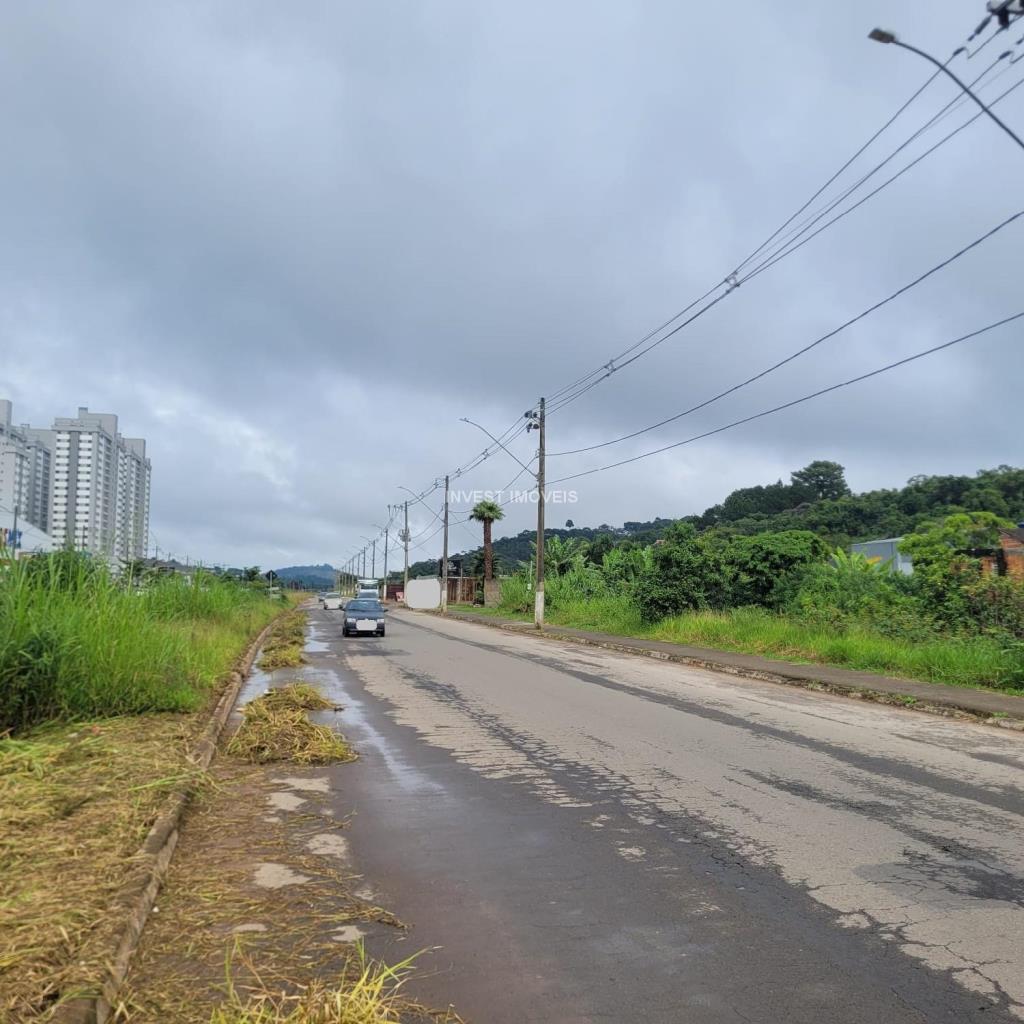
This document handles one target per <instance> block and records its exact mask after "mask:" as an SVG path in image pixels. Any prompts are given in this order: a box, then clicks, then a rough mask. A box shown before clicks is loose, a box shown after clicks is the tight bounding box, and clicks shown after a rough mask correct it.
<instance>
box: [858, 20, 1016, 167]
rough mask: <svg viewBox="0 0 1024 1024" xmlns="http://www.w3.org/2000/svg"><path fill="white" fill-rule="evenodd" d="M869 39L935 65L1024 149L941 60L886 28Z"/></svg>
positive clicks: (879, 29)
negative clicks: (914, 55)
mask: <svg viewBox="0 0 1024 1024" xmlns="http://www.w3.org/2000/svg"><path fill="white" fill-rule="evenodd" d="M868 39H872V40H874V41H875V42H876V43H885V44H886V45H892V46H899V47H901V48H902V49H904V50H909V51H910V52H911V53H916V54H917V55H918V56H919V57H924V59H925V60H926V61H929V62H930V63H932V64H934V65H935V66H936V67H937V68H938V69H939V70H940V71H941V72H942V73H943V74H944V75H947V76H948V77H949V78H951V79H952V80H953V81H954V82H956V84H957V85H958V86H959V88H960V90H961V92H963V93H964V94H965V95H967V96H970V98H971V99H972V100H974V102H975V103H977V104H978V106H979V107H981V109H982V111H984V113H986V114H988V116H989V117H990V118H992V120H993V121H995V123H996V124H997V125H999V127H1000V128H1002V129H1003V131H1004V132H1006V134H1007V135H1009V136H1010V138H1011V139H1013V141H1014V142H1016V143H1017V145H1018V146H1020V148H1021V149H1024V139H1021V137H1020V136H1019V135H1018V134H1017V133H1016V132H1015V131H1014V130H1013V129H1012V128H1011V127H1010V126H1009V125H1008V124H1006V122H1005V121H1002V120H1000V119H999V118H998V117H996V115H995V114H993V113H992V111H991V110H990V109H989V108H988V107H987V106H985V104H984V103H982V101H981V100H980V99H979V98H978V97H977V96H976V95H975V94H974V93H973V92H971V90H970V88H969V87H968V86H967V85H966V84H965V83H964V82H962V81H961V80H960V79H959V78H957V76H956V75H954V74H953V72H952V71H950V70H949V68H947V67H946V65H945V64H943V63H942V62H941V61H939V60H936V59H935V58H934V57H933V56H932V55H931V54H930V53H925V52H924V50H919V49H918V48H917V47H916V46H911V45H910V43H904V42H902V41H901V40H900V39H897V38H896V33H895V32H890V31H889V30H888V29H884V28H873V29H872V30H871V31H870V32H869V33H868ZM958 52H959V51H958ZM1009 53H1010V52H1009V51H1007V52H1006V53H1004V54H1002V55H1001V57H1000V58H999V59H1000V60H1002V59H1003V58H1004V57H1008V56H1009ZM953 56H956V54H954V55H953ZM950 59H952V58H950ZM947 63H948V62H947Z"/></svg>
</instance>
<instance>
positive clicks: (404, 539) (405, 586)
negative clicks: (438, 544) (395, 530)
mask: <svg viewBox="0 0 1024 1024" xmlns="http://www.w3.org/2000/svg"><path fill="white" fill-rule="evenodd" d="M402 543H403V544H404V545H405V576H404V579H403V582H402V603H403V604H405V606H406V607H408V605H409V599H408V596H407V595H408V593H409V501H408V499H406V502H405V528H404V529H403V530H402Z"/></svg>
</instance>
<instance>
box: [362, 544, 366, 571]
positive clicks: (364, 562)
mask: <svg viewBox="0 0 1024 1024" xmlns="http://www.w3.org/2000/svg"><path fill="white" fill-rule="evenodd" d="M365 575H366V548H363V576H365Z"/></svg>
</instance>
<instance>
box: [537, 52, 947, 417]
mask: <svg viewBox="0 0 1024 1024" xmlns="http://www.w3.org/2000/svg"><path fill="white" fill-rule="evenodd" d="M954 56H956V53H954V54H953V55H952V56H951V57H950V58H949V59H950V60H952V59H953V57H954ZM947 63H948V61H947ZM939 74H940V71H939V70H936V71H934V72H933V73H932V74H931V75H930V76H929V77H928V79H927V80H926V81H925V82H924V83H923V84H922V85H921V86H920V87H919V88H917V89H916V90H915V91H914V92H913V93H912V94H911V96H910V97H909V98H908V99H907V100H906V101H905V102H904V103H903V104H902V105H901V106H900V107H899V108H898V109H897V110H896V111H895V113H893V114H892V115H891V116H890V117H889V119H888V120H887V121H886V122H885V123H884V124H883V125H882V127H881V128H879V129H878V130H877V131H876V132H874V133H873V134H872V135H871V136H870V138H868V140H867V141H866V142H864V143H863V144H862V145H861V146H860V147H859V148H858V149H857V151H856V152H855V153H854V154H853V155H852V156H851V157H850V158H849V159H848V160H846V161H845V163H843V164H842V166H841V167H840V168H839V169H838V170H837V171H836V172H835V173H834V174H832V175H831V177H829V178H828V180H827V181H826V182H825V183H824V184H823V185H821V186H820V187H819V188H818V190H817V191H816V192H815V193H814V194H813V195H812V196H811V197H810V198H809V199H808V200H807V201H806V202H805V203H804V204H803V205H802V206H800V207H799V209H797V210H796V211H795V212H794V213H792V214H791V215H790V216H789V217H788V218H787V219H786V220H785V221H783V223H782V224H781V225H779V227H778V228H776V229H775V231H773V232H772V233H771V234H770V235H769V236H768V238H766V239H765V241H764V242H762V243H761V244H760V245H759V246H758V247H757V248H756V249H754V250H753V251H752V252H751V253H750V254H749V255H748V256H747V257H746V258H745V259H743V260H742V261H741V262H740V263H739V264H738V265H737V266H736V268H735V270H734V271H733V272H732V274H729V275H727V276H726V277H725V278H723V279H722V280H721V281H719V282H717V283H716V284H714V285H713V286H712V287H711V288H709V289H708V290H707V291H706V292H705V293H704V294H703V295H702V296H700V297H699V298H697V299H694V300H693V301H692V302H691V303H689V304H688V305H687V306H685V307H684V308H683V309H681V310H680V311H679V312H678V313H676V314H675V315H674V316H672V317H670V318H669V319H668V320H666V321H665V322H664V323H662V324H661V325H660V326H658V327H656V328H655V329H654V330H653V331H649V332H648V333H647V334H645V335H644V336H643V337H642V338H640V339H639V340H638V341H636V342H634V343H633V344H632V345H630V346H629V347H628V348H626V349H624V350H623V351H622V352H620V353H619V354H618V355H616V356H614V357H613V358H612V359H610V360H608V361H607V362H606V363H604V364H602V365H601V366H600V367H597V368H596V369H594V370H591V371H590V373H588V374H585V375H584V376H583V377H580V378H579V379H578V380H577V381H575V382H573V383H572V384H569V385H567V386H566V387H563V388H560V389H559V390H558V391H555V392H554V393H553V394H552V395H551V398H550V400H551V405H550V407H549V409H548V413H549V415H550V414H551V413H554V412H557V411H558V410H559V409H561V408H564V407H565V406H566V405H568V404H569V403H570V402H574V401H576V400H577V399H578V398H581V397H582V396H583V395H584V394H586V393H587V392H588V391H590V390H591V389H592V388H594V387H596V386H597V385H598V384H600V383H601V382H602V381H604V380H606V379H607V378H608V377H610V376H611V375H612V374H613V373H615V372H616V371H617V370H619V369H622V367H624V366H628V365H629V364H630V363H632V362H635V361H636V359H638V358H640V356H642V355H645V354H646V353H647V352H649V351H651V350H652V349H653V348H655V347H657V346H658V345H660V344H661V343H662V342H664V341H666V340H668V338H670V337H672V336H673V335H675V334H677V333H678V332H679V331H680V330H681V329H682V328H683V327H685V326H687V325H688V324H691V323H693V322H694V320H696V319H697V318H698V317H700V316H703V314H704V313H706V312H707V311H708V310H709V309H711V308H712V307H713V306H715V305H717V304H718V302H720V301H721V300H722V299H723V298H725V296H726V295H728V294H731V292H732V291H733V290H734V289H735V287H736V283H737V278H738V275H739V273H740V272H741V271H742V269H743V268H744V267H745V266H746V265H747V264H748V263H750V262H751V261H752V260H753V259H755V258H756V257H757V256H758V255H759V254H760V253H761V252H762V251H763V250H764V249H765V248H766V247H767V246H769V245H770V244H771V243H772V242H773V241H774V240H775V239H776V238H777V237H778V236H779V234H781V233H782V232H783V231H785V229H786V228H787V227H789V225H790V224H792V222H793V221H794V220H796V219H797V218H798V217H799V216H800V215H801V214H802V213H803V212H804V211H805V210H806V209H807V208H808V207H809V206H811V204H813V203H814V201H815V200H816V199H817V198H818V197H819V196H820V195H822V193H823V192H825V190H826V189H828V188H829V186H831V185H832V184H833V183H834V182H835V181H836V180H837V179H838V178H839V177H840V176H841V175H842V174H843V173H844V172H845V171H846V170H847V169H848V168H849V167H850V166H851V165H852V164H853V163H854V162H855V161H856V160H857V159H858V158H859V157H860V156H861V155H862V154H863V153H864V152H865V151H866V150H867V149H868V148H869V147H870V146H871V145H872V144H873V143H874V142H875V141H876V140H877V139H878V138H879V137H880V136H881V135H882V134H883V133H884V132H885V131H886V130H887V129H888V128H890V127H891V126H892V125H893V124H894V123H895V122H896V121H897V120H898V119H899V118H900V117H901V116H902V114H903V113H904V112H905V111H906V110H907V109H908V108H909V107H910V106H911V105H912V104H913V102H914V101H915V100H916V99H917V98H918V97H919V96H920V95H921V94H922V93H923V92H924V91H925V90H926V89H927V88H928V86H929V85H931V84H932V82H933V81H934V80H935V79H936V78H937V77H938V76H939ZM723 288H724V289H725V291H723V292H722V294H720V295H719V296H717V297H716V298H715V299H714V300H712V301H711V302H710V303H708V304H707V305H705V306H703V307H701V308H700V309H699V310H697V312H696V313H694V314H693V315H692V316H690V317H688V319H687V320H686V321H685V322H684V323H682V324H679V325H677V326H676V327H675V328H673V329H672V330H671V331H670V332H669V333H668V334H666V335H665V336H664V337H662V338H660V339H658V340H657V341H654V342H653V344H649V345H647V348H644V349H643V350H642V351H641V352H640V353H639V354H638V355H634V356H632V357H631V358H629V359H627V360H626V362H624V363H620V360H622V359H624V358H625V357H626V356H631V354H632V353H634V352H635V351H636V350H637V349H638V348H641V346H643V345H645V344H647V343H648V342H650V341H651V340H652V339H653V338H655V337H656V336H657V335H658V334H660V333H661V332H662V331H663V330H665V329H666V328H667V327H669V326H671V325H672V324H674V323H675V322H676V321H677V320H678V319H679V318H680V317H683V316H686V314H687V313H690V311H691V310H693V309H694V308H695V307H697V306H699V305H700V304H701V303H702V302H704V301H705V300H706V299H708V298H709V297H710V296H712V295H713V294H714V293H715V292H716V291H719V290H721V289H723ZM574 388H576V389H577V390H576V391H573V389H574ZM563 396H564V397H563Z"/></svg>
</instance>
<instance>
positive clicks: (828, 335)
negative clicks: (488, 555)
mask: <svg viewBox="0 0 1024 1024" xmlns="http://www.w3.org/2000/svg"><path fill="white" fill-rule="evenodd" d="M1021 217H1024V210H1019V211H1018V212H1017V213H1015V214H1013V215H1012V216H1010V217H1007V218H1006V220H1004V221H1002V222H1001V223H1000V224H997V225H996V226H995V227H994V228H991V229H989V230H988V231H986V232H985V234H983V235H981V236H979V237H978V238H976V239H974V241H973V242H970V243H969V244H967V245H965V246H964V247H963V248H962V249H959V250H957V251H956V252H955V253H953V255H952V256H947V257H946V259H944V260H943V261H942V262H941V263H937V264H935V266H933V267H930V268H929V269H928V270H926V271H925V272H924V273H923V274H920V275H919V276H918V277H916V278H914V280H913V281H910V282H909V283H908V284H905V285H903V286H902V287H900V288H897V289H896V291H894V292H891V293H890V294H889V295H887V296H886V297H885V298H884V299H881V300H880V301H878V302H876V303H874V304H873V305H871V306H868V308H867V309H865V310H862V311H861V312H860V313H858V314H857V315H856V316H854V317H851V318H850V319H849V320H847V321H845V322H844V323H842V324H840V325H839V326H838V327H834V328H833V329H832V330H831V331H828V332H827V333H826V334H823V335H821V336H820V337H818V338H815V339H814V341H812V342H811V343H810V344H808V345H804V346H803V348H800V349H797V350H796V351H795V352H792V353H791V354H790V355H788V356H786V357H785V359H780V360H779V361H778V362H777V363H774V364H773V365H772V366H769V367H768V368H767V369H764V370H761V372H760V373H755V374H754V375H753V376H751V377H747V379H746V380H743V381H740V383H738V384H733V385H732V386H731V387H728V388H726V389H725V390H724V391H721V392H719V393H718V394H717V395H714V396H713V397H711V398H708V399H705V400H704V401H703V402H700V403H698V404H697V405H694V406H691V407H690V408H689V409H685V410H683V412H679V413H676V414H675V415H674V416H669V417H667V418H665V419H663V420H660V421H659V422H657V423H652V424H651V425H650V426H647V427H643V428H641V429H640V430H634V431H632V432H631V433H629V434H624V435H622V436H621V437H616V438H612V439H611V440H609V441H602V442H600V443H599V444H593V445H588V446H586V447H584V448H574V449H571V450H569V451H564V452H549V453H548V455H549V457H550V458H556V457H558V456H563V455H579V454H581V453H582V452H590V451H595V450H596V449H598V448H607V447H608V446H609V445H613V444H619V443H620V442H622V441H628V440H630V439H631V438H634V437H639V436H640V435H641V434H646V433H648V432H649V431H651V430H657V428H658V427H663V426H665V425H666V424H667V423H673V422H674V421H675V420H679V419H682V418H683V417H684V416H689V415H690V414H691V413H694V412H697V411H698V410H700V409H704V408H706V407H707V406H709V405H712V404H713V403H714V402H717V401H719V399H722V398H725V397H726V396H727V395H731V394H733V393H734V392H736V391H739V390H740V389H741V388H745V387H746V386H747V385H748V384H753V383H754V381H758V380H761V378H762V377H767V376H768V374H770V373H774V372H775V371H776V370H778V369H779V368H780V367H783V366H785V365H786V364H787V363H791V362H793V360H794V359H798V358H799V357H800V356H802V355H805V354H806V353H807V352H810V351H811V350H812V349H814V348H817V347H818V346H819V345H820V344H822V343H823V342H825V341H828V340H829V339H830V338H834V337H835V336H836V335H837V334H839V333H840V332H842V331H845V330H846V328H848V327H852V326H853V325H854V324H855V323H857V322H858V321H860V320H863V319H864V318H865V317H867V316H870V315H871V314H872V313H874V312H877V311H878V310H879V309H881V308H882V307H883V306H886V305H888V304H889V303H890V302H892V301H893V300H895V299H897V298H899V297H900V296H901V295H904V294H905V293H906V292H908V291H910V289H911V288H915V287H917V285H919V284H921V282H923V281H926V280H927V279H928V278H929V277H931V276H932V275H933V274H936V273H938V272H939V271H940V270H943V269H945V268H946V267H948V266H949V265H950V264H952V263H954V262H955V261H956V260H958V259H960V257H961V256H964V255H966V254H967V253H969V252H970V251H971V250H972V249H976V248H977V247H978V246H979V245H981V244H982V243H984V242H986V241H988V239H990V238H992V237H993V236H994V235H996V234H998V233H999V232H1000V231H1002V230H1003V228H1005V227H1007V226H1008V225H1010V224H1012V223H1013V222H1014V221H1016V220H1019V219H1020V218H1021Z"/></svg>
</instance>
